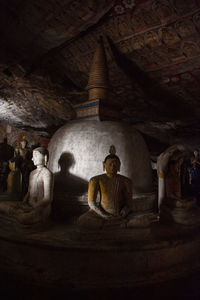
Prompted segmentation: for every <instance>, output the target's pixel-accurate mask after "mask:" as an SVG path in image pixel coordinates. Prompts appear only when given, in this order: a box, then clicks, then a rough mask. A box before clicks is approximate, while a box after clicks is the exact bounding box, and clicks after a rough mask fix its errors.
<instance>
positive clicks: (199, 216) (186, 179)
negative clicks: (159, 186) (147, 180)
mask: <svg viewBox="0 0 200 300" xmlns="http://www.w3.org/2000/svg"><path fill="white" fill-rule="evenodd" d="M171 149H172V148H171ZM175 149H176V150H175ZM183 149H184V147H183V146H182V147H180V145H178V147H177V146H174V148H173V154H172V153H171V155H170V158H168V160H167V164H166V165H165V168H163V171H164V177H163V178H164V181H165V182H164V184H165V190H164V195H163V199H162V203H161V206H160V220H161V221H164V222H167V223H169V222H170V223H171V222H174V223H179V224H184V225H196V224H197V225H198V224H200V209H198V207H197V206H196V200H195V199H194V197H193V195H192V193H191V189H190V176H189V166H190V154H189V152H188V151H186V150H185V151H183ZM166 153H167V152H166ZM163 158H164V157H163ZM161 159H162V158H161ZM164 159H165V163H166V157H165V158H164ZM161 165H162V166H164V163H163V164H162V163H161Z"/></svg>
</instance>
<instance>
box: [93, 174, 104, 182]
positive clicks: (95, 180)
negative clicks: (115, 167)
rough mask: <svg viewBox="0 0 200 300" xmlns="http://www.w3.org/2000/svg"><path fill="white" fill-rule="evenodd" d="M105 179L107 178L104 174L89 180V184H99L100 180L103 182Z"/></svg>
mask: <svg viewBox="0 0 200 300" xmlns="http://www.w3.org/2000/svg"><path fill="white" fill-rule="evenodd" d="M106 178H107V176H106V174H100V175H96V176H94V177H92V178H90V182H99V181H101V180H105V179H106Z"/></svg>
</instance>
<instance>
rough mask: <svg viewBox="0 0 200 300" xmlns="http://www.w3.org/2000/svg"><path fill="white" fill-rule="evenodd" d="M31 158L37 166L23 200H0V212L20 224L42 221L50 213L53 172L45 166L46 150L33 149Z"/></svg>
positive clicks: (41, 148)
mask: <svg viewBox="0 0 200 300" xmlns="http://www.w3.org/2000/svg"><path fill="white" fill-rule="evenodd" d="M32 160H33V163H34V165H35V166H36V167H37V168H36V169H35V170H33V171H32V172H31V174H30V178H29V188H28V192H27V194H26V195H25V197H24V199H23V201H22V202H15V201H2V202H0V212H1V213H5V214H7V215H9V216H11V217H13V218H15V219H17V221H19V222H20V223H22V224H35V223H40V222H43V221H45V220H46V219H47V218H48V217H49V215H50V213H51V203H52V200H53V174H52V173H51V171H49V169H47V167H46V163H47V161H48V150H47V149H45V148H43V147H39V148H36V149H34V151H33V158H32Z"/></svg>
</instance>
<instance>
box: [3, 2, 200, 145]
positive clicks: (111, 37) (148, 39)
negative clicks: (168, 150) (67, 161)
mask: <svg viewBox="0 0 200 300" xmlns="http://www.w3.org/2000/svg"><path fill="white" fill-rule="evenodd" d="M0 14H1V15H0V17H1V18H0V19H1V27H0V32H1V36H2V40H3V46H2V48H1V50H0V54H1V56H0V120H1V121H7V122H11V123H12V124H13V125H17V126H21V127H23V128H32V129H34V130H36V131H38V132H41V134H47V133H50V134H51V133H52V132H53V131H54V130H55V128H57V127H59V126H61V125H62V124H63V123H65V122H66V121H69V120H70V119H73V118H75V112H74V109H73V105H75V104H78V103H81V102H83V101H87V99H88V94H87V92H86V90H85V87H86V85H87V81H88V74H89V70H90V65H91V62H92V57H93V55H94V51H95V49H96V46H97V42H98V39H99V37H100V36H102V37H103V40H104V45H105V49H106V55H107V61H108V68H109V77H110V85H111V87H112V97H114V98H115V99H117V100H118V101H120V102H123V104H124V109H123V118H124V121H130V122H132V123H133V124H135V126H136V127H137V128H138V129H139V130H141V131H142V132H143V133H146V134H148V135H150V136H154V137H157V138H159V139H160V140H161V141H162V140H163V141H165V142H169V143H172V142H176V141H179V139H181V138H182V140H183V141H184V139H186V140H187V141H190V140H191V142H192V140H194V141H195V139H197V138H198V135H199V132H200V117H199V116H200V101H199V98H200V84H199V81H200V0H184V1H183V0H147V1H146V0H119V1H111V0H110V1H109V0H107V1H104V0H102V1H100V0H99V1H92V0H90V1H89V0H88V1H83V0H76V1H61V0H56V1H55V0H49V1H47V0H46V1H45V0H42V1H33V0H29V1H24V0H21V1H14V0H7V1H2V2H1V10H0Z"/></svg>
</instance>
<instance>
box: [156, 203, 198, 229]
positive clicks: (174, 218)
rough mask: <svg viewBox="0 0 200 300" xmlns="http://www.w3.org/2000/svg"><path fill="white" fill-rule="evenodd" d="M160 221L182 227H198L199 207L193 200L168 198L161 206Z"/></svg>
mask: <svg viewBox="0 0 200 300" xmlns="http://www.w3.org/2000/svg"><path fill="white" fill-rule="evenodd" d="M160 221H161V222H164V223H172V222H174V223H178V224H182V225H200V207H199V206H198V205H197V204H196V200H195V199H194V198H188V199H183V200H182V199H179V200H175V199H172V198H168V199H166V200H165V201H164V204H163V205H162V206H161V209H160Z"/></svg>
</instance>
